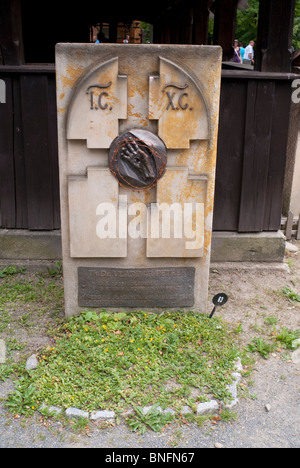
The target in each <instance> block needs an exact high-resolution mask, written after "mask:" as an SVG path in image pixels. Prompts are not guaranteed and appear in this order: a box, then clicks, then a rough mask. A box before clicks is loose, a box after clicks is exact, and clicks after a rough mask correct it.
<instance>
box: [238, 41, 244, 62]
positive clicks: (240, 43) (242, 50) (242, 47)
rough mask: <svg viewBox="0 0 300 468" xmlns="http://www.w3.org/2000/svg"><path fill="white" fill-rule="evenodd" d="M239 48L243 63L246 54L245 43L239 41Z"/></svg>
mask: <svg viewBox="0 0 300 468" xmlns="http://www.w3.org/2000/svg"><path fill="white" fill-rule="evenodd" d="M239 48H240V53H241V59H242V63H243V60H244V55H245V47H244V44H243V43H242V42H239Z"/></svg>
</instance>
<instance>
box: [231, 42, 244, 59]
mask: <svg viewBox="0 0 300 468" xmlns="http://www.w3.org/2000/svg"><path fill="white" fill-rule="evenodd" d="M233 50H234V55H233V61H234V62H235V63H242V59H241V53H240V48H239V41H238V40H237V39H236V40H235V41H234V43H233Z"/></svg>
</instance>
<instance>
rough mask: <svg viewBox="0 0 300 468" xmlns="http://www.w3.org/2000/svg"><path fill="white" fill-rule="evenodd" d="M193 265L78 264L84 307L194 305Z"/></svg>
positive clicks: (81, 303) (80, 292)
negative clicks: (85, 265)
mask: <svg viewBox="0 0 300 468" xmlns="http://www.w3.org/2000/svg"><path fill="white" fill-rule="evenodd" d="M194 277H195V269H194V268H193V267H181V268H167V267H166V268H163V267H162V268H100V267H95V268H88V267H79V268H78V303H79V306H81V307H134V308H136V307H151V308H155V307H171V308H172V307H190V306H193V304H194Z"/></svg>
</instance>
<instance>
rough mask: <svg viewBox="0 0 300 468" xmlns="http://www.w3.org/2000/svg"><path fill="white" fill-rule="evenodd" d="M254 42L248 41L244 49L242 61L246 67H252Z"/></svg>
mask: <svg viewBox="0 0 300 468" xmlns="http://www.w3.org/2000/svg"><path fill="white" fill-rule="evenodd" d="M254 44H255V42H254V41H250V43H249V45H247V47H246V49H245V55H244V61H243V63H244V64H246V65H253V64H254V49H253V47H254Z"/></svg>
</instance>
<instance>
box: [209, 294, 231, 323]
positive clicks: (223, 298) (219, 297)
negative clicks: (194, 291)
mask: <svg viewBox="0 0 300 468" xmlns="http://www.w3.org/2000/svg"><path fill="white" fill-rule="evenodd" d="M227 299H228V297H227V295H226V294H225V293H219V294H216V295H215V296H214V297H213V300H212V301H213V304H214V308H213V310H212V311H211V314H210V316H209V318H212V316H213V315H214V313H215V311H216V308H217V306H222V305H224V304H226V302H227Z"/></svg>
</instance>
